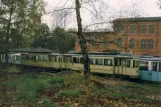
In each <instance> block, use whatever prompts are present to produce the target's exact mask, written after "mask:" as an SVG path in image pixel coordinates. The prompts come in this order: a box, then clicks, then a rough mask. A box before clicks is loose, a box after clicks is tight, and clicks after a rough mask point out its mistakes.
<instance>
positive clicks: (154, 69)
mask: <svg viewBox="0 0 161 107" xmlns="http://www.w3.org/2000/svg"><path fill="white" fill-rule="evenodd" d="M152 65H153V69H152V70H153V71H157V62H153V63H152Z"/></svg>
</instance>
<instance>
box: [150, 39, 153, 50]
mask: <svg viewBox="0 0 161 107" xmlns="http://www.w3.org/2000/svg"><path fill="white" fill-rule="evenodd" d="M153 43H154V42H153V40H149V48H150V49H153Z"/></svg>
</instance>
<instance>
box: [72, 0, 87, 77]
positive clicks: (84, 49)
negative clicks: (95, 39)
mask: <svg viewBox="0 0 161 107" xmlns="http://www.w3.org/2000/svg"><path fill="white" fill-rule="evenodd" d="M75 5H76V18H77V26H78V33H77V35H78V41H79V44H80V47H81V51H82V55H83V64H84V71H83V72H84V77H85V79H88V77H89V74H90V63H89V58H88V52H87V46H86V40H85V38H84V36H83V32H82V19H81V15H80V8H81V5H80V2H79V0H75Z"/></svg>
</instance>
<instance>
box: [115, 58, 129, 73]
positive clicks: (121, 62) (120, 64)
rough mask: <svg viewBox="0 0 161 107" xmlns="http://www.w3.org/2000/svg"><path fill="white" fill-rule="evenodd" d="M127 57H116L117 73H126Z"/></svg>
mask: <svg viewBox="0 0 161 107" xmlns="http://www.w3.org/2000/svg"><path fill="white" fill-rule="evenodd" d="M126 63H127V60H126V59H121V58H119V59H115V74H124V73H125V72H126V65H127V64H126Z"/></svg>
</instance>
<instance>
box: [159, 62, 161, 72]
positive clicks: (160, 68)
mask: <svg viewBox="0 0 161 107" xmlns="http://www.w3.org/2000/svg"><path fill="white" fill-rule="evenodd" d="M159 71H160V72H161V62H160V63H159Z"/></svg>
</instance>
